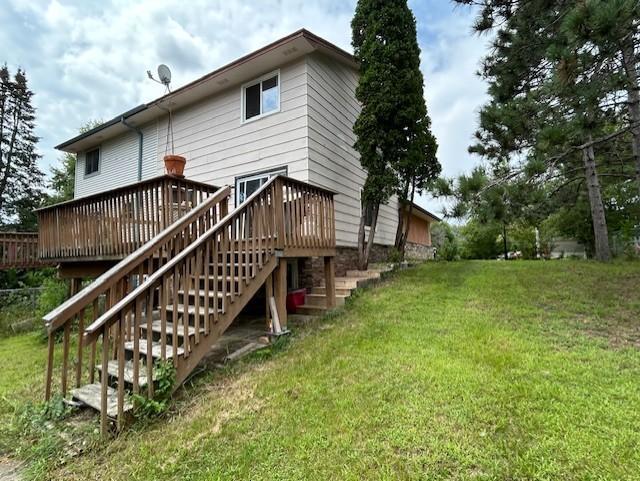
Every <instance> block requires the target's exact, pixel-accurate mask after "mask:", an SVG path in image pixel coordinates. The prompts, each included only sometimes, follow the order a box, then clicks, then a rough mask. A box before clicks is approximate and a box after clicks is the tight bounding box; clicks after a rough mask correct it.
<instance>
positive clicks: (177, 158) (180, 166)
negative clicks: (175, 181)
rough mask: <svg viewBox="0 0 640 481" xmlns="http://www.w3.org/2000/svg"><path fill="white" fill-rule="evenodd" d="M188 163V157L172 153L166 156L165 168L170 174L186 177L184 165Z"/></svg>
mask: <svg viewBox="0 0 640 481" xmlns="http://www.w3.org/2000/svg"><path fill="white" fill-rule="evenodd" d="M186 163H187V159H186V158H185V157H183V156H181V155H173V154H170V155H165V156H164V168H165V169H166V171H167V174H169V175H174V176H176V177H184V165H185V164H186Z"/></svg>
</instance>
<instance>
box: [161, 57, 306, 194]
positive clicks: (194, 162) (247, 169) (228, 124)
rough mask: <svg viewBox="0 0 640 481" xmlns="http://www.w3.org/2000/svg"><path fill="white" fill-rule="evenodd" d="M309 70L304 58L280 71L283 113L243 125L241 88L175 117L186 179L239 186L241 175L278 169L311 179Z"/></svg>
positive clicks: (164, 126)
mask: <svg viewBox="0 0 640 481" xmlns="http://www.w3.org/2000/svg"><path fill="white" fill-rule="evenodd" d="M306 83H307V72H306V63H305V61H304V60H300V61H297V62H295V63H293V64H289V65H286V66H284V67H281V68H280V112H276V113H273V114H270V115H267V116H265V117H263V118H260V119H256V120H253V121H250V122H246V123H242V122H241V106H240V105H241V86H240V85H237V86H234V87H231V88H229V89H227V90H225V91H224V92H222V93H220V94H218V95H215V96H214V97H211V98H210V99H207V100H206V101H203V102H199V103H198V104H195V105H193V106H191V107H188V108H186V109H183V110H181V111H178V112H176V113H175V114H174V115H173V132H174V142H175V151H176V153H178V154H180V155H184V156H185V157H186V158H187V165H186V168H185V176H186V177H187V178H188V179H194V180H199V181H201V182H207V183H210V184H213V185H217V186H222V185H230V186H232V187H233V186H234V185H235V179H236V177H238V176H243V175H247V174H250V173H254V172H261V171H264V170H272V169H275V168H277V167H286V168H287V172H288V175H289V176H290V177H294V178H296V179H299V180H304V181H306V180H308V174H307V105H306V93H307V88H306ZM158 132H159V134H158V155H157V165H158V171H159V172H162V170H163V168H164V167H163V161H162V157H163V156H164V153H165V144H166V132H167V119H166V118H165V119H163V120H161V121H160V124H159V130H158Z"/></svg>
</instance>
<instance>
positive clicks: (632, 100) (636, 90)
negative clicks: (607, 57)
mask: <svg viewBox="0 0 640 481" xmlns="http://www.w3.org/2000/svg"><path fill="white" fill-rule="evenodd" d="M636 63H637V62H636V52H635V47H634V45H633V36H632V35H628V36H627V38H626V39H625V40H624V42H623V45H622V65H623V66H624V71H625V74H626V77H627V105H628V106H629V119H630V121H631V125H632V128H631V137H632V144H631V146H632V152H633V160H634V163H635V168H636V181H637V183H638V192H640V85H639V84H638V70H637V68H636Z"/></svg>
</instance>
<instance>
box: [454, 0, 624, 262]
mask: <svg viewBox="0 0 640 481" xmlns="http://www.w3.org/2000/svg"><path fill="white" fill-rule="evenodd" d="M458 3H471V2H470V1H468V0H458ZM579 3H583V2H576V1H570V0H531V1H528V2H513V1H510V0H492V1H486V2H482V5H483V8H482V9H481V11H480V14H479V15H478V19H477V21H476V30H478V31H479V32H483V31H486V30H490V29H493V28H494V26H495V25H498V27H495V31H496V39H495V41H494V49H493V50H492V53H491V54H489V55H487V57H486V58H485V62H484V65H483V70H482V75H483V77H484V78H486V79H487V80H488V81H489V84H490V89H489V90H490V94H491V97H492V100H491V102H490V104H488V105H487V106H486V107H485V108H483V110H482V113H481V116H480V119H481V122H480V130H479V132H478V134H477V137H478V140H479V142H478V144H477V145H475V146H473V147H472V149H471V150H472V151H474V152H477V153H480V154H481V155H484V156H486V157H487V158H489V159H491V160H492V161H493V163H494V166H496V165H498V166H501V167H505V166H507V167H510V168H511V170H512V172H511V173H510V174H509V176H508V177H513V171H515V172H516V173H521V174H525V175H530V177H531V174H533V177H538V178H539V179H542V180H544V179H546V178H548V177H554V176H557V175H566V176H568V177H569V179H568V180H569V181H575V180H578V181H580V182H581V184H583V185H585V186H586V190H587V193H588V199H589V201H590V207H591V214H592V223H593V232H594V236H595V247H596V249H595V250H596V257H597V258H598V259H600V260H608V259H609V258H610V249H609V245H608V231H607V222H606V216H605V211H604V207H603V200H602V189H601V181H600V178H599V172H598V168H599V167H598V164H600V165H602V164H603V163H606V161H603V160H602V159H600V161H599V162H597V161H596V155H597V152H596V150H595V146H596V145H599V144H601V143H603V142H604V141H606V140H608V139H609V138H613V137H614V136H611V128H612V126H613V129H614V130H616V127H615V126H616V121H617V119H616V114H617V112H616V108H615V95H616V90H617V89H618V88H619V87H618V81H617V76H616V75H615V73H614V72H613V71H612V62H611V58H610V57H608V56H607V55H605V54H604V52H603V51H602V50H600V49H597V48H589V47H590V46H589V45H587V44H586V43H585V42H576V41H575V36H570V35H569V34H568V32H569V31H570V29H569V28H568V27H567V22H568V18H569V17H570V14H572V12H573V11H574V9H575V8H576V6H577V5H578V4H579ZM612 104H613V108H612V106H611V105H612ZM620 132H623V131H622V130H618V131H617V132H616V135H617V134H618V133H620ZM514 156H520V157H523V156H524V157H525V158H526V161H525V162H524V166H519V168H518V169H513V166H512V165H511V159H512V158H514ZM577 163H581V167H582V168H581V170H578V169H576V168H575V166H576V164H577Z"/></svg>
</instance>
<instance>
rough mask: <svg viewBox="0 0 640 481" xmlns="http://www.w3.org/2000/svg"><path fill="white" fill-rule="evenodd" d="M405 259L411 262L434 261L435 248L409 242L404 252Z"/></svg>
mask: <svg viewBox="0 0 640 481" xmlns="http://www.w3.org/2000/svg"><path fill="white" fill-rule="evenodd" d="M404 256H405V258H406V259H407V260H408V261H410V260H421V261H426V260H432V259H433V247H432V246H426V245H423V244H416V243H414V242H407V245H406V246H405V251H404Z"/></svg>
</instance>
